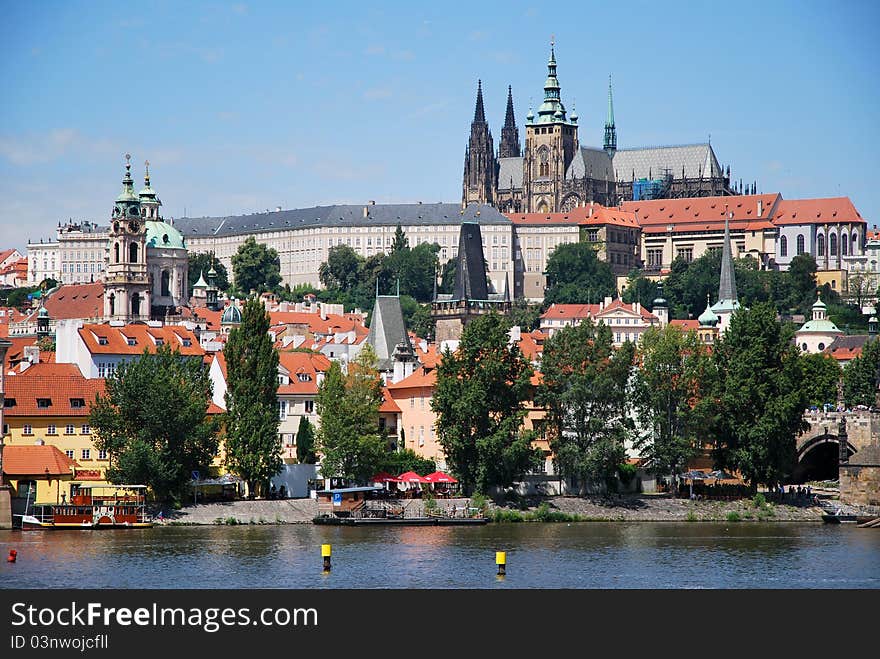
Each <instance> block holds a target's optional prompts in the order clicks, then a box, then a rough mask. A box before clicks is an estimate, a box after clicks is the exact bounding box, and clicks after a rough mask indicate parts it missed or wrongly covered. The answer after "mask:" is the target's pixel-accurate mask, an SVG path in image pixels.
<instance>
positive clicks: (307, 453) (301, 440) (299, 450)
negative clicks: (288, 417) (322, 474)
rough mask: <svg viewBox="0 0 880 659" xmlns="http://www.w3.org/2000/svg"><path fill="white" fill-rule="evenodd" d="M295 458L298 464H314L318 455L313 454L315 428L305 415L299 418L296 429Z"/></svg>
mask: <svg viewBox="0 0 880 659" xmlns="http://www.w3.org/2000/svg"><path fill="white" fill-rule="evenodd" d="M296 460H297V462H299V463H300V464H310V465H312V464H315V463H316V462H317V461H318V456H317V455H316V454H315V428H314V427H313V426H312V424H311V422H310V421H309V420H308V418H307V417H305V416H301V417H300V418H299V428H297V430H296Z"/></svg>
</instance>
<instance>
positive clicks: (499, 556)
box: [495, 551, 507, 576]
mask: <svg viewBox="0 0 880 659" xmlns="http://www.w3.org/2000/svg"><path fill="white" fill-rule="evenodd" d="M495 564H496V565H497V566H498V574H499V575H501V576H504V575H505V574H507V552H506V551H496V552H495Z"/></svg>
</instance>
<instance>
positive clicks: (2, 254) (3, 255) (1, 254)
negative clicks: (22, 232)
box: [0, 249, 18, 263]
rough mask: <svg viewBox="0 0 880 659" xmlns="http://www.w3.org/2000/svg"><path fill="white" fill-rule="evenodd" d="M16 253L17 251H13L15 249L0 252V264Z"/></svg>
mask: <svg viewBox="0 0 880 659" xmlns="http://www.w3.org/2000/svg"><path fill="white" fill-rule="evenodd" d="M17 251H18V250H15V249H4V250H2V251H0V263H3V261H5V260H6V259H8V258H9V257H10V256H12V255H13V254H15V252H17Z"/></svg>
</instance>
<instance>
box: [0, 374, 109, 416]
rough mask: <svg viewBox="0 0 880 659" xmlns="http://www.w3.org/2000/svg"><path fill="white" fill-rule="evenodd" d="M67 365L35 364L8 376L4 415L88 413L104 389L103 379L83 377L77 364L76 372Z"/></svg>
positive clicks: (81, 414)
mask: <svg viewBox="0 0 880 659" xmlns="http://www.w3.org/2000/svg"><path fill="white" fill-rule="evenodd" d="M65 366H70V365H68V364H35V365H33V366H31V367H30V368H29V369H27V371H25V372H24V373H22V374H20V375H11V376H9V377H7V378H6V381H5V389H6V391H5V399H6V400H5V404H4V407H3V414H4V416H7V417H30V416H57V417H65V416H76V417H87V416H88V415H89V413H90V412H91V407H92V403H93V402H94V400H95V396H97V395H98V394H103V393H104V380H103V378H84V377H83V376H82V375H81V374H80V373H79V370H78V369H77V368H76V367H75V366H74V367H73V369H74V371H75V373H73V372H71V371H70V369H66V368H63V367H65ZM42 367H45V368H42ZM32 370H34V371H35V372H34V373H32V374H29V372H30V371H32ZM41 371H42V372H41ZM44 373H53V374H51V375H46V374H44ZM41 401H43V402H41ZM78 403H81V405H80V404H78Z"/></svg>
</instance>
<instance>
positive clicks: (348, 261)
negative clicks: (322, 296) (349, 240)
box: [318, 245, 361, 291]
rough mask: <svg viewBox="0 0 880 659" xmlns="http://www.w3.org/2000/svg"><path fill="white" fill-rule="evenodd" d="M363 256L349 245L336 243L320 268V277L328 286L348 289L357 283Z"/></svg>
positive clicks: (343, 289)
mask: <svg viewBox="0 0 880 659" xmlns="http://www.w3.org/2000/svg"><path fill="white" fill-rule="evenodd" d="M360 268H361V257H360V256H358V253H357V252H355V251H354V250H353V249H352V248H351V247H350V246H348V245H334V246H333V247H331V248H330V249H329V251H328V252H327V260H326V261H325V262H324V263H322V264H321V265H320V266H319V268H318V278H319V279H320V280H321V283H322V284H323V285H324V286H325V287H326V288H338V289H339V290H342V291H348V290H351V289H352V288H354V287H355V286H356V285H357V282H358V277H359V276H360Z"/></svg>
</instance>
